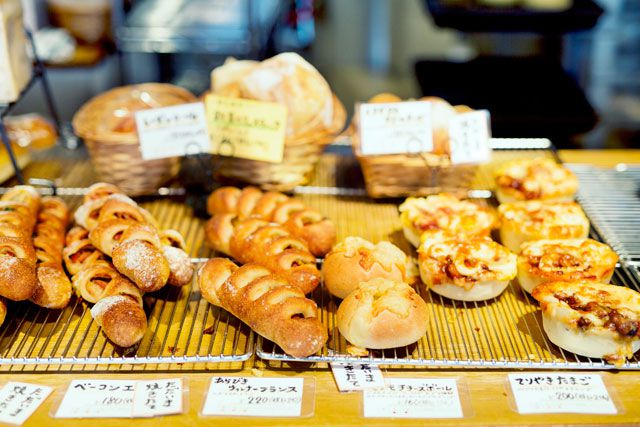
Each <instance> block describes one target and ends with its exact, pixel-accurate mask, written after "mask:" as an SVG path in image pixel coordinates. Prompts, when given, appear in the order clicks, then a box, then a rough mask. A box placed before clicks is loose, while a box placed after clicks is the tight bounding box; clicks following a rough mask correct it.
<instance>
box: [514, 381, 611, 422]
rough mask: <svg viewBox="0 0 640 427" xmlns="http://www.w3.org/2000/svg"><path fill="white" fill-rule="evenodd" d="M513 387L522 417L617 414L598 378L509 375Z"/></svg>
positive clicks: (602, 383)
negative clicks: (524, 415)
mask: <svg viewBox="0 0 640 427" xmlns="http://www.w3.org/2000/svg"><path fill="white" fill-rule="evenodd" d="M509 385H510V386H511V391H512V393H513V397H514V399H515V402H516V406H517V408H518V412H519V413H521V414H556V413H576V414H616V413H617V410H616V406H615V404H614V403H613V401H612V400H611V397H610V396H609V392H608V391H607V388H606V386H605V385H604V382H603V381H602V377H601V376H600V375H597V374H571V373H567V374H560V373H555V372H551V373H545V372H538V373H533V374H524V373H523V374H509Z"/></svg>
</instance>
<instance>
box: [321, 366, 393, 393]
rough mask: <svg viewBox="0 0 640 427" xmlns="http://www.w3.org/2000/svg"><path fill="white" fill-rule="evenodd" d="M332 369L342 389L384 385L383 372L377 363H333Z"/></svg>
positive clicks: (339, 388)
mask: <svg viewBox="0 0 640 427" xmlns="http://www.w3.org/2000/svg"><path fill="white" fill-rule="evenodd" d="M331 371H332V372H333V378H335V380H336V384H337V385H338V390H340V391H356V390H364V389H369V388H381V387H384V378H383V377H382V372H381V371H380V368H378V367H377V366H375V365H368V364H366V363H332V364H331Z"/></svg>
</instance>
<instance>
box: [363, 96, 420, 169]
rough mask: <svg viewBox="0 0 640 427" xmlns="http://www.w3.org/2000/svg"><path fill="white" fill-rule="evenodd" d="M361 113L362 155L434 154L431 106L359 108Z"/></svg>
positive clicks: (404, 104)
mask: <svg viewBox="0 0 640 427" xmlns="http://www.w3.org/2000/svg"><path fill="white" fill-rule="evenodd" d="M358 113H359V129H360V151H361V153H362V154H363V155H365V156H367V155H376V154H401V153H421V152H430V151H433V136H432V132H431V103H430V102H424V101H414V102H393V103H388V104H383V103H381V104H360V106H359V108H358Z"/></svg>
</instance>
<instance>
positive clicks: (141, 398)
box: [133, 378, 182, 417]
mask: <svg viewBox="0 0 640 427" xmlns="http://www.w3.org/2000/svg"><path fill="white" fill-rule="evenodd" d="M180 413H182V379H180V378H174V379H167V380H153V381H138V382H136V389H135V394H134V398H133V415H134V416H135V417H154V416H158V415H171V414H180Z"/></svg>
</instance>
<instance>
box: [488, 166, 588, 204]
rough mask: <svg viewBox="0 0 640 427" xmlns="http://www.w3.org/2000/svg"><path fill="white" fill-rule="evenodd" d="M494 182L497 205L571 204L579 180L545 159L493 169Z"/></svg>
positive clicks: (568, 171) (561, 167)
mask: <svg viewBox="0 0 640 427" xmlns="http://www.w3.org/2000/svg"><path fill="white" fill-rule="evenodd" d="M494 178H495V183H496V190H495V194H496V198H497V199H498V201H499V202H500V203H511V202H518V201H523V200H543V201H547V202H570V201H572V200H573V198H574V197H575V194H576V191H577V190H578V178H577V177H576V176H575V175H574V174H573V172H571V171H570V170H569V169H567V168H565V167H564V166H562V165H560V164H558V163H556V162H555V161H554V160H553V159H548V158H544V157H537V158H535V159H520V160H514V161H511V162H507V163H505V164H503V165H502V166H500V167H499V168H498V169H496V171H495V172H494Z"/></svg>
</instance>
